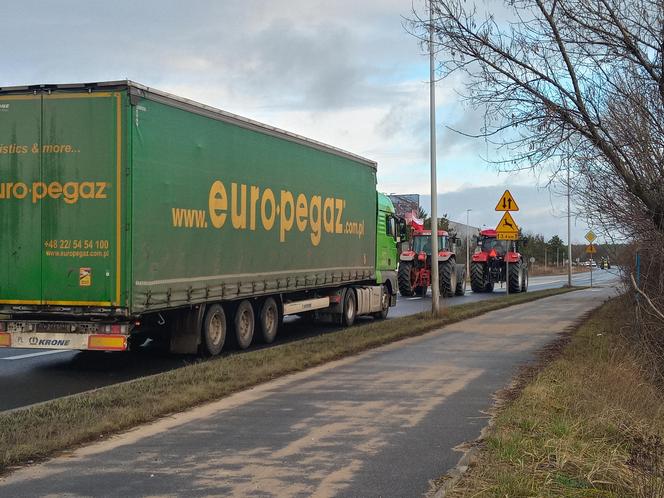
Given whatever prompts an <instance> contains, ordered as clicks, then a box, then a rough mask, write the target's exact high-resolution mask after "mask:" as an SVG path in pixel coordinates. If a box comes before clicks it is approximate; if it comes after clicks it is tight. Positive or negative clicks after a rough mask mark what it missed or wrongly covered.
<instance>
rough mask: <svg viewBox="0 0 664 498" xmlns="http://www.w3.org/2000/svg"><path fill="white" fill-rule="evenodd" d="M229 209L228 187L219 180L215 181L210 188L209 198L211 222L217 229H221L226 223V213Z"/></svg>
mask: <svg viewBox="0 0 664 498" xmlns="http://www.w3.org/2000/svg"><path fill="white" fill-rule="evenodd" d="M227 209H228V197H227V195H226V187H224V184H223V183H221V182H220V181H219V180H217V181H215V182H214V183H213V184H212V187H210V195H209V198H208V210H209V211H210V221H212V226H213V227H215V228H221V227H223V226H224V223H226V213H225V212H224V211H226V210H227Z"/></svg>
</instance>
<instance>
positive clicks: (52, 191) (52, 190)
mask: <svg viewBox="0 0 664 498" xmlns="http://www.w3.org/2000/svg"><path fill="white" fill-rule="evenodd" d="M61 195H62V185H61V184H60V183H58V182H51V184H50V185H49V186H48V196H49V197H50V198H51V199H59V198H60V196H61Z"/></svg>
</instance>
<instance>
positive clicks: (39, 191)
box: [32, 182, 46, 204]
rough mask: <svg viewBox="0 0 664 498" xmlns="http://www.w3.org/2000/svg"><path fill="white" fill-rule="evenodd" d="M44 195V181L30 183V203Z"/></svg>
mask: <svg viewBox="0 0 664 498" xmlns="http://www.w3.org/2000/svg"><path fill="white" fill-rule="evenodd" d="M44 197H46V184H45V183H44V182H34V183H33V184H32V203H33V204H34V203H36V202H37V201H39V200H41V199H43V198H44Z"/></svg>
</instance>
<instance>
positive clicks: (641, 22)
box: [413, 0, 664, 235]
mask: <svg viewBox="0 0 664 498" xmlns="http://www.w3.org/2000/svg"><path fill="white" fill-rule="evenodd" d="M430 1H431V4H432V7H433V9H434V20H433V27H434V30H435V33H436V36H435V45H436V47H435V48H436V49H437V51H438V52H439V57H438V59H439V61H440V67H439V70H440V72H441V74H442V76H443V77H445V76H448V75H450V74H452V73H455V72H463V73H465V74H464V81H465V89H466V92H465V97H466V98H467V99H468V101H469V102H470V104H471V105H473V106H477V107H484V108H485V109H486V113H485V115H486V120H485V123H484V125H483V127H482V128H481V129H480V130H477V132H473V133H471V134H472V135H474V136H478V137H484V138H485V139H486V140H489V141H491V142H492V143H495V144H497V145H498V148H499V149H498V150H499V151H500V156H499V157H496V158H491V159H492V160H494V161H495V162H498V163H499V164H501V165H502V166H503V167H505V168H508V169H513V168H522V167H534V168H540V167H552V166H553V165H556V164H563V163H564V164H570V165H571V167H572V168H573V170H574V181H573V185H574V188H575V189H576V190H577V192H579V193H580V194H582V198H583V199H584V200H585V201H586V208H587V209H588V211H589V212H590V213H591V214H592V215H593V216H597V217H603V218H604V219H605V220H606V222H607V223H608V224H609V225H613V226H618V227H619V228H620V229H621V230H623V231H624V232H625V233H626V234H627V235H635V234H636V233H646V232H653V230H654V231H655V232H657V233H658V234H661V235H664V77H663V73H664V58H663V52H664V51H663V45H664V2H662V0H614V1H611V0H512V1H507V2H505V3H503V4H502V10H501V11H502V12H503V13H505V12H506V13H507V20H501V21H499V20H497V18H496V17H495V16H494V15H493V14H491V13H486V14H480V13H478V11H477V9H476V7H474V6H473V5H472V4H469V3H467V2H465V1H463V0H430ZM428 23H429V21H428V19H419V18H415V19H414V20H413V28H414V29H413V32H415V33H422V34H424V33H425V32H426V30H428V29H429V24H428Z"/></svg>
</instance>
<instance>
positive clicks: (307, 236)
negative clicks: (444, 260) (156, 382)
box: [0, 81, 398, 355]
mask: <svg viewBox="0 0 664 498" xmlns="http://www.w3.org/2000/svg"><path fill="white" fill-rule="evenodd" d="M0 234H1V235H0V314H2V315H4V318H3V319H2V320H0V346H4V347H18V348H59V349H67V348H70V349H99V350H125V349H129V348H131V347H132V346H134V345H136V344H138V343H139V342H141V341H142V340H144V339H145V337H148V336H152V337H154V336H156V337H160V338H166V337H168V338H169V340H170V348H171V350H172V351H173V352H182V353H193V352H196V351H199V352H203V353H206V354H209V355H215V354H218V353H219V352H220V351H221V349H222V347H223V346H224V343H225V341H226V336H227V332H228V334H229V335H230V334H232V335H234V336H235V338H236V339H237V344H238V345H239V346H240V347H241V348H246V347H248V346H249V345H250V344H251V342H252V340H253V338H254V336H257V337H259V338H261V339H262V340H263V341H266V342H271V341H272V340H274V337H275V335H276V333H277V330H278V327H279V324H280V323H281V319H282V317H283V316H284V315H291V314H303V313H315V314H316V315H318V316H325V317H331V318H335V319H338V320H340V321H341V322H342V323H344V324H345V325H350V324H352V323H353V321H354V319H355V317H356V316H357V315H362V314H373V315H374V316H376V317H378V318H380V317H385V316H386V314H387V312H388V309H389V306H391V305H394V304H396V290H397V284H396V272H395V269H396V265H397V260H398V258H397V251H396V240H397V239H398V235H397V220H396V218H395V215H394V208H393V206H392V204H391V202H390V201H389V199H388V198H387V197H385V196H383V195H382V194H380V193H377V192H376V163H375V162H373V161H370V160H367V159H364V158H362V157H360V156H357V155H354V154H351V153H348V152H345V151H343V150H340V149H337V148H334V147H330V146H328V145H325V144H322V143H319V142H316V141H313V140H309V139H307V138H304V137H301V136H298V135H295V134H292V133H288V132H285V131H283V130H279V129H276V128H273V127H270V126H266V125H264V124H261V123H257V122H255V121H251V120H248V119H245V118H242V117H239V116H236V115H234V114H230V113H227V112H223V111H220V110H218V109H214V108H211V107H208V106H205V105H202V104H198V103H195V102H192V101H189V100H186V99H182V98H179V97H176V96H173V95H170V94H167V93H164V92H160V91H157V90H154V89H151V88H148V87H145V86H143V85H140V84H137V83H133V82H130V81H120V82H107V83H94V84H73V85H39V86H31V87H12V88H2V89H0ZM254 332H255V333H254Z"/></svg>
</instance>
